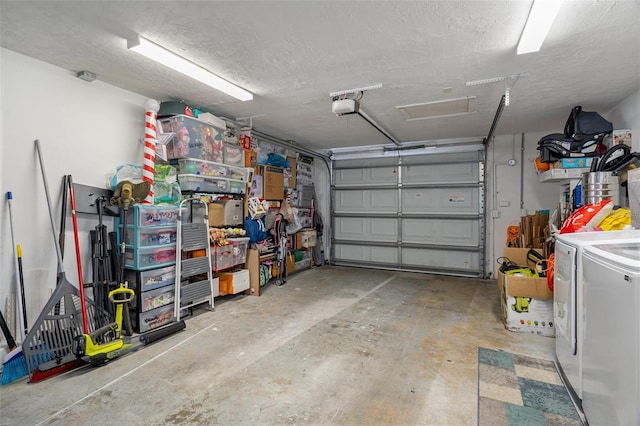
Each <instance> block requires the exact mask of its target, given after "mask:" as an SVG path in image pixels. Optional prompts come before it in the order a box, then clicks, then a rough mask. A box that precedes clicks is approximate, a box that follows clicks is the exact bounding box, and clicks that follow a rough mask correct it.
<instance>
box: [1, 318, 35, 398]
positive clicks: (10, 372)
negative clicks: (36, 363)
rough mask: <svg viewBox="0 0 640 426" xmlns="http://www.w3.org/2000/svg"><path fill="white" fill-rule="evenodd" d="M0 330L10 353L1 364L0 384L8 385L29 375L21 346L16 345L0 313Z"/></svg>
mask: <svg viewBox="0 0 640 426" xmlns="http://www.w3.org/2000/svg"><path fill="white" fill-rule="evenodd" d="M0 328H2V334H4V338H5V339H6V341H7V346H9V351H10V352H9V353H8V354H7V356H5V357H4V361H3V362H2V381H1V382H0V383H1V384H3V385H8V384H9V383H13V382H15V381H16V380H19V379H21V378H22V377H24V376H26V375H27V374H29V370H28V369H27V360H26V359H25V357H24V353H23V352H22V346H17V345H16V341H15V340H14V339H13V336H12V335H11V332H10V331H9V327H8V326H7V322H6V321H5V319H4V315H2V312H0Z"/></svg>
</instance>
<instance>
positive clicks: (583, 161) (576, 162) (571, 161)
mask: <svg viewBox="0 0 640 426" xmlns="http://www.w3.org/2000/svg"><path fill="white" fill-rule="evenodd" d="M592 162H593V157H584V158H562V159H560V160H559V161H556V162H555V163H552V164H553V168H556V169H584V168H589V167H591V163H592Z"/></svg>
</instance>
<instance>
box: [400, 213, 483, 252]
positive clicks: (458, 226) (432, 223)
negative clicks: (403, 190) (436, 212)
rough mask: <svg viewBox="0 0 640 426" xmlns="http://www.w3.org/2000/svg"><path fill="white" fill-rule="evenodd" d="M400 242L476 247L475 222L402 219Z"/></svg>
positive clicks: (478, 240)
mask: <svg viewBox="0 0 640 426" xmlns="http://www.w3.org/2000/svg"><path fill="white" fill-rule="evenodd" d="M402 242H404V243H416V244H433V245H452V246H466V247H478V245H479V243H480V226H479V224H478V221H477V220H448V219H403V221H402Z"/></svg>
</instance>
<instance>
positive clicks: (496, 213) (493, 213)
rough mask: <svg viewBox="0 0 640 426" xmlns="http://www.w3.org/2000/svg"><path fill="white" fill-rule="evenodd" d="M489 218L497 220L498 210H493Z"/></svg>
mask: <svg viewBox="0 0 640 426" xmlns="http://www.w3.org/2000/svg"><path fill="white" fill-rule="evenodd" d="M491 217H492V218H494V219H498V218H499V217H500V210H494V211H492V212H491Z"/></svg>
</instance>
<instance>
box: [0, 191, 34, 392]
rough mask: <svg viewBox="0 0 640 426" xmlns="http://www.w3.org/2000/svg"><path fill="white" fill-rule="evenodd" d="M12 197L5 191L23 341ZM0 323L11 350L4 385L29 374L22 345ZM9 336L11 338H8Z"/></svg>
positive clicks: (4, 374)
mask: <svg viewBox="0 0 640 426" xmlns="http://www.w3.org/2000/svg"><path fill="white" fill-rule="evenodd" d="M12 199H13V194H12V193H11V192H7V204H8V206H9V222H10V224H11V243H12V244H13V250H14V259H13V261H14V263H15V267H16V268H15V269H16V289H17V291H18V295H17V297H16V300H17V302H18V320H19V321H18V322H19V323H20V324H19V325H18V327H16V328H18V329H19V330H20V334H21V335H22V341H23V342H24V318H23V311H22V295H21V294H20V293H21V289H20V278H19V272H18V271H19V267H18V258H17V254H16V253H15V251H16V241H15V236H14V232H13V214H12V212H11V200H12ZM2 323H3V324H4V327H2V331H3V333H5V338H6V339H7V344H8V345H9V349H10V350H11V352H9V353H8V354H7V356H6V357H5V359H4V361H3V362H2V381H1V383H2V384H3V385H6V384H9V383H12V382H15V381H16V380H18V379H20V378H21V377H24V376H26V375H27V374H29V370H28V369H27V361H26V359H25V357H24V353H23V352H22V347H20V348H18V347H17V346H16V342H15V340H13V336H11V333H9V335H8V336H7V333H8V332H9V328H8V327H6V325H7V323H6V321H5V320H4V317H3V318H2ZM5 327H6V331H5ZM9 337H10V338H11V339H9Z"/></svg>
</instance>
